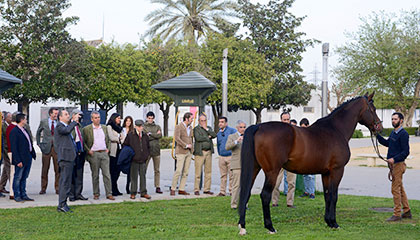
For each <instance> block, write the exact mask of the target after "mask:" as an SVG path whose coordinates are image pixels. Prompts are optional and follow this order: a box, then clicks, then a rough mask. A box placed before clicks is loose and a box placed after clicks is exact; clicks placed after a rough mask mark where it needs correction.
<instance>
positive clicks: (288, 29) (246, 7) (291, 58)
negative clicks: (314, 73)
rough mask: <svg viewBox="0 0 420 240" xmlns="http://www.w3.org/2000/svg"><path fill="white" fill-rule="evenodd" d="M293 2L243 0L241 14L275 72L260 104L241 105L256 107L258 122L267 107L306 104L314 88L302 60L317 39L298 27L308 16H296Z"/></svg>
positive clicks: (250, 37) (257, 45) (288, 0)
mask: <svg viewBox="0 0 420 240" xmlns="http://www.w3.org/2000/svg"><path fill="white" fill-rule="evenodd" d="M293 2H294V0H284V1H280V0H271V1H269V2H268V4H267V5H261V4H259V3H258V4H252V3H251V2H250V1H249V0H239V5H240V13H239V14H240V18H241V19H242V20H243V26H244V27H246V28H247V29H248V31H249V32H248V33H247V35H248V39H250V40H251V41H252V42H253V44H254V46H255V48H256V50H257V52H258V53H260V54H262V55H264V56H265V60H266V62H267V63H269V64H270V65H272V67H273V69H274V72H275V73H274V75H273V77H272V81H273V86H272V88H271V90H272V91H271V93H269V94H268V95H267V97H266V98H264V99H262V101H261V102H260V103H259V104H258V105H249V106H242V107H241V108H243V109H250V110H252V111H253V112H254V113H255V115H256V118H257V122H260V121H261V112H262V110H263V109H265V108H272V109H280V108H282V107H285V106H286V105H294V106H299V105H302V104H306V103H307V102H308V101H309V100H310V92H311V90H312V89H313V88H314V86H313V85H311V84H308V83H306V82H305V81H304V80H303V75H302V74H301V72H302V68H301V67H300V65H299V64H300V62H301V61H302V53H303V52H304V51H305V49H306V48H307V47H310V46H313V45H314V43H315V42H317V41H316V40H313V39H306V40H304V39H302V38H303V37H304V36H305V33H303V32H298V31H297V28H299V27H300V25H301V23H302V21H303V20H304V17H296V16H294V15H293V14H291V13H290V12H288V8H290V7H291V6H292V4H293Z"/></svg>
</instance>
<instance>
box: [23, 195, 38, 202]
mask: <svg viewBox="0 0 420 240" xmlns="http://www.w3.org/2000/svg"><path fill="white" fill-rule="evenodd" d="M22 199H23V200H25V201H31V202H33V201H35V200H33V199H32V198H30V197H28V196H24V197H22Z"/></svg>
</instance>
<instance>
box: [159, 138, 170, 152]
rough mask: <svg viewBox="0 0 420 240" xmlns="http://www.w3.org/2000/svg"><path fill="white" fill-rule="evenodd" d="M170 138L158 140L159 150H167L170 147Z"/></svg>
mask: <svg viewBox="0 0 420 240" xmlns="http://www.w3.org/2000/svg"><path fill="white" fill-rule="evenodd" d="M172 139H173V138H172V137H162V138H161V139H160V140H159V143H160V149H167V148H171V147H172Z"/></svg>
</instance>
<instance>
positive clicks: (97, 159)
mask: <svg viewBox="0 0 420 240" xmlns="http://www.w3.org/2000/svg"><path fill="white" fill-rule="evenodd" d="M91 120H92V124H90V125H88V126H86V127H84V128H83V130H82V137H83V140H84V143H83V145H84V150H85V152H86V153H87V155H86V160H87V161H88V162H89V163H90V169H91V171H92V184H93V199H94V200H98V199H99V169H100V170H101V172H102V177H103V181H104V186H105V193H106V198H107V199H109V200H115V198H114V197H113V196H112V190H111V174H110V172H109V155H108V153H109V149H110V145H111V141H110V140H109V137H108V130H107V127H106V126H105V125H102V124H101V115H100V114H99V112H97V111H92V113H91Z"/></svg>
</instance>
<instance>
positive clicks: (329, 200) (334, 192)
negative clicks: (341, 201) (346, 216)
mask: <svg viewBox="0 0 420 240" xmlns="http://www.w3.org/2000/svg"><path fill="white" fill-rule="evenodd" d="M343 173H344V168H341V169H334V170H331V171H330V173H329V174H323V175H322V183H323V187H324V198H325V216H324V219H325V222H326V223H327V225H328V226H329V227H331V228H338V227H339V226H338V224H337V221H336V207H337V200H338V185H339V184H340V181H341V178H342V177H343Z"/></svg>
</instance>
